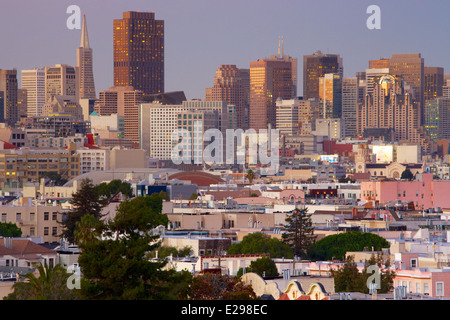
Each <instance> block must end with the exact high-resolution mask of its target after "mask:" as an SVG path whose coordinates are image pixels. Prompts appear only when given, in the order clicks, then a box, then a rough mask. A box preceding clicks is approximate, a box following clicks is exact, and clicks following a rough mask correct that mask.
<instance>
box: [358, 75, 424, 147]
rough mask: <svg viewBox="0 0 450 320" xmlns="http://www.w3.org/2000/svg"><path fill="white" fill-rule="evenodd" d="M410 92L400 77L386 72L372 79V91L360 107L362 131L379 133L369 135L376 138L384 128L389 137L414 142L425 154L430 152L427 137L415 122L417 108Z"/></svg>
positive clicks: (410, 88) (422, 128)
mask: <svg viewBox="0 0 450 320" xmlns="http://www.w3.org/2000/svg"><path fill="white" fill-rule="evenodd" d="M413 92H414V90H413V89H412V87H411V86H409V85H407V84H406V83H405V82H404V81H403V80H402V79H401V78H400V77H397V76H393V75H390V74H389V75H383V76H380V77H378V78H375V79H374V87H373V91H372V93H371V94H367V95H366V101H365V105H364V107H363V108H362V114H361V122H362V124H361V128H362V130H363V131H364V130H369V131H371V132H372V133H374V132H378V133H380V135H379V136H376V135H372V134H371V135H370V136H374V137H376V138H378V137H380V136H381V132H382V131H383V130H385V131H388V132H389V134H390V135H391V137H392V140H394V141H399V142H410V143H415V144H418V145H420V146H421V147H422V150H423V151H424V153H427V152H429V148H430V140H429V137H427V136H426V134H425V129H424V127H422V126H420V125H419V123H418V118H419V110H418V109H417V104H416V103H415V102H414V99H413ZM366 136H368V135H367V134H366Z"/></svg>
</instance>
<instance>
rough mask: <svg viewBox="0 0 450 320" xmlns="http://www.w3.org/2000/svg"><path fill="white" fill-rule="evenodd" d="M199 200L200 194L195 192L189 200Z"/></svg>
mask: <svg viewBox="0 0 450 320" xmlns="http://www.w3.org/2000/svg"><path fill="white" fill-rule="evenodd" d="M197 198H198V194H196V193H195V192H194V193H193V194H191V196H190V197H189V199H188V200H197Z"/></svg>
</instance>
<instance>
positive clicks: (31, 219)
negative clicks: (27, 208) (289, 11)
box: [30, 212, 34, 221]
mask: <svg viewBox="0 0 450 320" xmlns="http://www.w3.org/2000/svg"><path fill="white" fill-rule="evenodd" d="M30 221H34V212H31V213H30Z"/></svg>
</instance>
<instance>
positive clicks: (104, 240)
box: [77, 194, 191, 300]
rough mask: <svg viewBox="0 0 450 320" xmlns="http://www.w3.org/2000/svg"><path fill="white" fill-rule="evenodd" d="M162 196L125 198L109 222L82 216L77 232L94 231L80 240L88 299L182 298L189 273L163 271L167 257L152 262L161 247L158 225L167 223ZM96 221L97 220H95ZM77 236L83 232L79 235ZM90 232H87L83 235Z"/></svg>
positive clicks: (188, 280)
mask: <svg viewBox="0 0 450 320" xmlns="http://www.w3.org/2000/svg"><path fill="white" fill-rule="evenodd" d="M161 211H162V199H161V198H160V197H159V195H158V194H152V195H151V196H146V197H136V198H133V199H131V200H127V201H124V202H122V203H121V204H120V205H119V207H118V209H117V214H116V215H115V217H114V218H113V219H111V220H108V221H103V220H102V221H98V220H95V219H87V218H86V219H84V220H83V221H82V222H80V223H79V224H78V225H77V228H78V229H79V230H81V229H83V228H85V229H92V228H93V229H92V230H91V234H92V233H93V234H94V237H90V238H89V239H86V238H85V237H81V238H80V239H79V242H78V243H79V246H80V249H81V254H80V256H79V259H78V261H79V263H80V267H81V269H82V270H83V277H84V280H85V281H84V283H83V284H84V286H82V288H81V289H82V292H83V295H84V296H85V297H87V298H88V299H126V300H136V299H164V300H167V299H183V298H185V297H186V294H187V288H188V285H189V283H190V279H191V278H190V277H191V276H190V273H189V272H181V273H177V272H175V270H172V269H171V270H163V267H164V266H165V264H166V262H165V261H151V260H150V253H151V251H153V250H155V249H157V248H158V246H159V245H160V240H159V235H158V234H155V233H154V232H153V231H154V230H155V228H156V227H158V226H160V225H163V226H167V223H168V218H167V216H166V215H164V214H161ZM93 222H95V223H94V224H93ZM77 234H79V233H77ZM86 235H87V234H86V233H85V236H86Z"/></svg>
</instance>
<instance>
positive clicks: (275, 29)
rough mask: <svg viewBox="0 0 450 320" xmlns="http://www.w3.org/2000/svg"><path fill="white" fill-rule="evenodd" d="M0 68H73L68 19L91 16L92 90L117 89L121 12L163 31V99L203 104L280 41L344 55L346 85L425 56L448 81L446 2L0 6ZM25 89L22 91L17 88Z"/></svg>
mask: <svg viewBox="0 0 450 320" xmlns="http://www.w3.org/2000/svg"><path fill="white" fill-rule="evenodd" d="M0 3H1V9H0V43H1V45H0V69H12V68H16V69H17V70H18V74H19V80H20V70H23V69H32V68H35V67H44V66H52V65H55V64H59V63H61V64H69V65H76V49H77V47H78V46H79V42H80V35H81V30H77V29H73V30H71V29H69V28H68V27H67V20H68V19H69V18H70V16H71V14H70V13H69V14H68V13H67V12H66V11H67V8H68V7H69V6H70V5H77V6H78V7H79V8H80V10H81V15H83V14H85V15H86V21H87V27H88V33H89V41H90V45H91V48H93V52H94V61H93V62H94V78H95V85H96V90H97V92H98V91H101V90H107V89H108V88H109V87H110V86H112V85H113V42H112V41H113V20H114V19H120V18H122V13H123V12H124V11H147V12H149V11H152V12H155V17H156V19H162V20H164V24H165V52H164V54H165V91H167V92H169V91H184V92H185V95H186V97H187V99H196V98H198V99H204V98H205V88H208V87H211V86H212V85H213V79H214V74H215V71H216V69H217V68H218V67H219V66H220V65H222V64H233V65H236V66H237V67H239V68H249V66H250V62H251V61H256V60H257V59H262V58H265V57H268V56H271V55H274V54H276V53H277V51H278V39H279V37H280V36H283V39H284V52H285V54H287V55H289V56H292V57H295V58H297V59H298V78H299V81H298V94H299V95H301V94H302V91H303V90H302V86H303V81H302V74H303V72H302V69H303V62H302V57H303V56H304V55H307V54H312V53H313V52H315V51H317V50H321V51H322V52H323V53H327V52H328V53H333V54H339V55H341V57H342V58H343V63H344V76H346V77H352V76H355V74H356V72H358V71H364V70H365V69H367V68H368V61H369V60H373V59H379V58H381V57H384V58H389V57H391V55H392V54H395V53H420V54H421V55H422V57H423V58H424V60H425V66H431V67H443V68H444V72H445V73H450V55H449V52H450V41H449V40H450V39H449V38H450V34H449V30H450V19H448V16H449V14H450V1H448V0H432V1H424V0H421V1H418V0H395V1H387V0H384V1H380V0H153V1H152V0H127V1H123V0H70V1H67V0H15V1H7V0H0ZM370 5H377V6H379V8H380V12H381V15H380V18H381V19H380V22H381V29H372V30H371V29H369V28H367V24H366V21H367V20H368V19H369V18H370V16H371V13H367V8H368V7H369V6H370ZM19 87H20V82H19Z"/></svg>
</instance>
